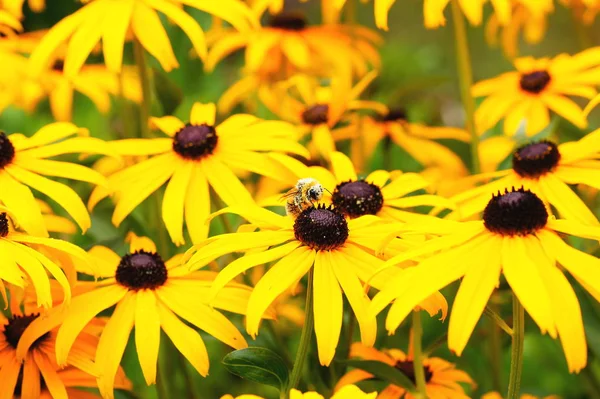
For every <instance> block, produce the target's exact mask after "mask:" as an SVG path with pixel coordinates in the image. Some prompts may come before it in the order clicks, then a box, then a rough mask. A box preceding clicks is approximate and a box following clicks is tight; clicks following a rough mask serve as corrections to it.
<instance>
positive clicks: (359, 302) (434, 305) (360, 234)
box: [186, 206, 446, 366]
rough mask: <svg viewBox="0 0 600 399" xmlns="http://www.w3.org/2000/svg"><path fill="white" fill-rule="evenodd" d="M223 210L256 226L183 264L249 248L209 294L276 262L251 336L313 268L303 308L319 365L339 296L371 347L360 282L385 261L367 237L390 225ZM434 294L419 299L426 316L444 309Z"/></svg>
mask: <svg viewBox="0 0 600 399" xmlns="http://www.w3.org/2000/svg"><path fill="white" fill-rule="evenodd" d="M226 212H233V213H236V214H240V215H241V216H243V217H244V218H245V219H247V220H248V221H249V222H250V223H251V224H252V226H254V227H258V228H260V229H261V231H258V232H238V233H232V234H223V235H219V236H216V237H212V238H210V239H209V240H208V241H206V242H205V243H203V244H201V245H198V246H196V247H195V248H194V251H195V252H193V254H192V255H191V257H190V259H189V260H188V261H187V262H186V263H187V265H188V267H189V268H192V269H196V268H199V267H202V266H204V265H205V264H207V263H209V262H210V261H212V260H214V259H216V258H218V257H220V256H222V255H225V254H227V253H232V252H242V251H243V252H247V253H246V255H245V256H244V257H241V258H239V259H237V260H235V261H233V262H231V263H230V264H229V265H227V266H226V267H225V268H224V269H222V270H221V272H220V273H219V275H218V276H217V278H216V279H215V282H214V284H213V286H212V287H211V293H212V294H211V296H212V297H214V296H216V295H217V294H218V293H219V292H220V290H221V287H223V286H225V284H227V283H228V282H229V281H231V280H232V279H234V278H235V277H236V276H237V275H239V274H241V273H243V272H244V271H246V270H248V269H251V268H253V267H255V266H258V265H261V264H264V263H267V262H273V261H277V262H276V263H275V264H274V265H273V266H271V267H270V269H269V270H268V271H267V273H265V275H264V276H263V277H262V278H261V279H260V281H259V282H258V283H257V284H256V287H255V288H254V289H253V291H252V294H251V296H250V300H249V302H248V308H247V312H246V316H247V317H246V330H247V331H248V333H249V334H250V335H251V336H253V337H256V335H257V334H258V329H259V324H260V321H261V318H262V316H263V314H264V313H265V310H266V309H267V308H268V307H269V306H270V305H271V304H272V303H273V301H274V300H275V299H276V298H277V297H279V295H281V294H282V293H283V292H285V291H286V290H287V289H288V288H290V287H291V286H293V285H295V284H297V283H298V281H299V280H301V279H302V277H303V276H304V275H305V274H307V273H309V272H310V271H311V270H313V272H312V273H314V275H313V277H312V282H309V284H313V287H314V302H313V309H306V310H305V311H306V312H311V311H312V312H313V313H314V318H315V334H316V337H317V346H318V352H319V360H320V362H321V364H322V365H326V366H328V365H329V364H330V363H331V361H332V360H333V357H334V355H335V352H336V348H337V345H338V341H339V337H340V332H341V328H342V316H343V299H342V298H343V297H342V294H345V295H346V297H347V298H348V301H349V303H350V306H351V307H352V311H353V312H354V314H355V315H356V318H357V320H358V324H359V326H360V332H361V339H362V342H364V343H365V344H367V345H373V343H374V340H375V337H376V333H377V323H376V320H375V318H374V317H368V316H367V314H366V309H367V306H368V303H369V299H368V297H367V296H366V294H365V292H364V290H363V286H362V283H361V282H364V281H366V279H368V278H369V277H370V276H371V275H372V274H373V272H374V271H375V270H376V269H377V268H378V266H380V265H382V264H383V261H382V260H381V259H379V258H377V257H376V256H374V255H372V252H374V250H375V248H376V247H379V244H380V240H378V241H377V242H374V239H373V237H381V236H382V235H383V236H385V235H386V232H389V231H391V230H392V229H390V227H388V226H389V225H387V224H382V223H380V220H379V218H377V217H375V216H372V215H369V216H363V217H359V218H356V219H352V220H349V221H347V220H346V219H345V217H344V216H343V215H342V214H341V213H340V212H338V211H337V210H336V209H335V208H332V207H331V206H330V207H325V206H318V207H316V208H315V207H311V208H308V209H307V210H305V211H303V212H302V213H301V214H300V215H299V216H298V218H297V219H296V220H295V221H294V220H293V219H292V218H290V217H286V216H281V215H278V214H276V213H274V212H271V211H268V210H266V209H263V208H258V207H254V208H251V207H242V206H237V207H231V208H225V209H223V210H222V211H220V212H218V214H220V213H226ZM213 216H215V215H213ZM369 248H370V250H369ZM249 250H253V251H249ZM396 272H401V270H400V269H398V270H387V273H391V274H386V275H385V276H383V275H380V276H378V277H377V278H376V279H374V280H373V281H371V285H372V286H373V287H375V288H378V287H381V285H382V284H384V282H385V281H388V280H389V279H390V277H391V276H393V275H394V273H396ZM311 275H312V274H311ZM440 296H441V295H440V294H439V293H437V294H435V295H433V296H432V300H430V299H428V300H426V301H424V302H423V304H422V306H423V307H424V309H426V310H427V311H428V312H430V314H436V313H438V312H439V311H440V310H441V311H442V313H445V311H444V309H445V305H446V303H445V300H444V298H443V297H441V298H439V297H440Z"/></svg>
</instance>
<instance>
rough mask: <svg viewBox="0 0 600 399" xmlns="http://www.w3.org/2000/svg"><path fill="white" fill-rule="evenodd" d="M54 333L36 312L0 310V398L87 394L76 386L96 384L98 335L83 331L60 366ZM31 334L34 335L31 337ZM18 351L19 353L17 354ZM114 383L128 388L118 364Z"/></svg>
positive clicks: (118, 386) (57, 396)
mask: <svg viewBox="0 0 600 399" xmlns="http://www.w3.org/2000/svg"><path fill="white" fill-rule="evenodd" d="M38 312H39V309H38ZM34 323H35V324H37V326H34ZM56 334H57V329H53V328H51V327H49V326H48V325H47V324H46V323H44V317H43V316H42V317H40V314H39V313H34V312H32V313H25V314H23V313H20V312H18V313H16V314H13V316H12V317H10V318H5V317H4V316H3V315H2V314H0V378H1V379H2V390H0V398H2V399H12V398H13V397H15V398H19V397H22V398H45V399H51V398H67V397H69V398H84V397H85V398H87V397H88V396H84V395H85V393H84V391H81V390H79V389H76V388H77V387H80V388H94V387H95V386H96V376H97V375H98V370H97V368H96V365H95V364H94V362H93V359H92V357H93V355H92V354H93V353H94V351H95V350H96V345H97V343H98V338H97V337H95V336H94V335H93V334H91V333H90V332H89V331H87V330H86V331H85V332H83V333H82V334H81V337H80V339H79V340H77V342H75V344H74V345H73V351H72V355H71V356H69V358H68V359H67V362H68V366H67V367H66V368H61V367H59V366H58V365H57V364H56V360H55V351H54V345H55V343H56ZM32 335H33V336H35V338H33V339H31V337H32ZM19 352H20V353H21V354H22V357H19V356H18V353H19ZM116 386H117V388H118V389H131V382H129V380H127V377H126V376H125V373H124V372H123V370H122V369H121V368H119V370H118V378H117V384H116ZM88 395H89V393H88Z"/></svg>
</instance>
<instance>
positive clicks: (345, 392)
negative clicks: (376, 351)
mask: <svg viewBox="0 0 600 399" xmlns="http://www.w3.org/2000/svg"><path fill="white" fill-rule="evenodd" d="M376 397H377V392H371V393H365V392H363V391H361V390H360V388H358V387H357V386H355V385H348V386H345V387H343V388H342V389H340V390H339V391H338V392H336V393H335V394H334V395H333V396H332V397H331V399H375V398H376ZM221 399H264V398H263V397H262V396H257V395H240V396H236V397H235V398H234V397H233V396H231V395H225V396H221ZM290 399H325V398H324V397H323V395H320V394H318V393H317V392H306V393H302V392H300V391H299V390H297V389H292V390H291V391H290Z"/></svg>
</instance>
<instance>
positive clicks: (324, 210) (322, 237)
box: [294, 205, 349, 251]
mask: <svg viewBox="0 0 600 399" xmlns="http://www.w3.org/2000/svg"><path fill="white" fill-rule="evenodd" d="M348 234H349V231H348V222H346V218H344V215H342V214H341V213H340V212H338V211H337V210H336V209H335V208H333V207H331V206H329V207H325V205H320V206H319V207H317V208H315V207H311V208H308V209H306V210H304V211H303V212H302V213H301V214H300V215H298V217H297V218H296V221H295V222H294V235H295V236H296V239H297V240H298V241H300V242H302V243H303V244H304V245H306V246H308V247H310V248H312V249H314V250H316V251H330V250H332V249H336V248H339V247H340V246H341V245H343V244H344V243H345V242H346V239H347V238H348Z"/></svg>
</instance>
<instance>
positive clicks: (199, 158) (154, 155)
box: [90, 103, 309, 245]
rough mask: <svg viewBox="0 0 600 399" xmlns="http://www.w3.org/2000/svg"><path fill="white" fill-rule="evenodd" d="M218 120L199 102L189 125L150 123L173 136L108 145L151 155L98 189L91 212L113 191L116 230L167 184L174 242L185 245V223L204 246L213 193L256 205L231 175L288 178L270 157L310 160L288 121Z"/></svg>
mask: <svg viewBox="0 0 600 399" xmlns="http://www.w3.org/2000/svg"><path fill="white" fill-rule="evenodd" d="M215 114H216V109H215V105H214V104H200V103H196V104H194V107H193V108H192V111H191V116H190V122H189V123H183V122H182V121H180V120H179V119H177V118H175V117H173V116H166V117H162V118H152V119H151V123H152V124H153V125H154V126H156V127H157V128H159V129H160V130H161V131H162V132H163V133H165V134H166V135H167V136H168V137H165V138H156V139H126V140H117V141H112V142H111V143H110V145H111V147H112V148H113V149H114V150H115V151H116V152H117V153H119V154H120V155H123V156H146V155H149V156H151V157H150V158H148V159H147V160H145V161H142V162H140V163H138V164H136V165H134V166H131V167H128V168H126V169H124V170H122V171H120V172H117V173H115V174H114V175H112V176H110V177H109V178H108V185H109V188H107V189H100V191H102V193H101V195H94V203H90V207H93V206H95V203H96V202H97V200H99V199H101V198H103V197H105V196H106V195H109V194H111V191H112V192H114V193H115V200H116V203H117V205H116V208H115V212H114V214H113V218H112V221H113V223H114V224H115V225H117V226H118V225H119V224H120V223H121V222H122V221H123V219H125V217H126V216H127V215H129V214H130V213H131V212H132V211H133V210H134V209H135V208H136V207H137V206H138V205H139V204H140V203H141V202H142V201H143V200H145V199H146V198H147V197H148V196H149V195H150V194H152V193H153V192H154V191H156V190H157V189H158V188H159V187H160V186H162V185H163V184H164V183H165V182H167V181H168V182H169V183H168V184H167V189H166V191H165V196H164V198H163V208H162V209H163V211H162V215H163V221H164V222H165V225H166V227H167V230H168V231H169V234H170V235H171V238H172V240H173V242H174V243H175V244H177V245H181V244H183V243H184V238H183V220H184V218H185V221H186V224H187V228H188V231H189V233H190V236H191V237H192V241H193V242H199V241H201V240H203V239H204V238H206V237H207V235H208V225H206V224H205V220H206V218H207V217H208V215H209V214H210V204H211V196H210V194H209V187H212V188H213V189H214V191H215V192H216V193H217V195H218V196H219V197H220V198H221V199H222V200H223V201H224V202H225V203H226V204H229V205H232V204H237V203H250V204H251V203H253V202H254V201H253V200H252V197H251V195H250V193H249V192H248V190H247V189H246V188H245V187H244V185H243V184H242V183H241V182H240V180H239V178H238V177H237V176H236V175H235V174H234V172H233V170H232V169H236V170H246V171H250V172H255V173H258V174H261V175H265V176H269V177H273V178H275V179H278V180H289V179H290V176H292V175H291V172H288V171H287V170H286V169H285V168H283V167H282V165H281V164H280V163H279V162H278V161H276V159H275V158H274V157H271V156H270V154H269V152H279V153H283V152H287V153H293V154H296V155H300V156H303V157H308V156H309V154H308V152H307V150H306V149H305V148H304V147H302V146H301V145H300V144H298V143H297V142H296V139H297V136H298V134H297V130H296V128H295V127H294V126H293V125H291V124H289V123H286V122H280V121H265V120H261V119H259V118H256V117H254V116H252V115H247V114H238V115H233V116H231V117H230V118H228V119H226V120H225V121H224V122H222V123H221V124H219V125H217V124H216V123H215ZM286 157H287V156H284V158H286ZM96 194H97V193H96Z"/></svg>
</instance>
